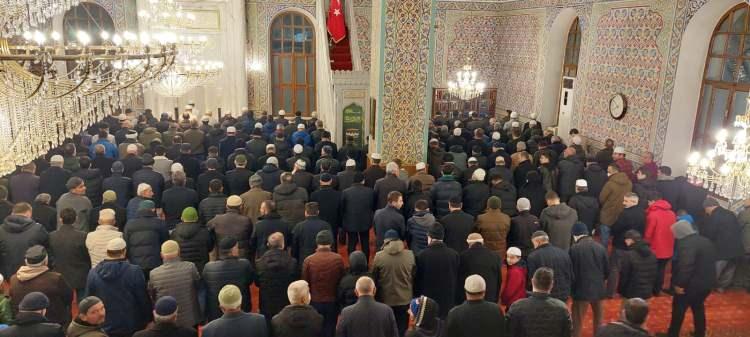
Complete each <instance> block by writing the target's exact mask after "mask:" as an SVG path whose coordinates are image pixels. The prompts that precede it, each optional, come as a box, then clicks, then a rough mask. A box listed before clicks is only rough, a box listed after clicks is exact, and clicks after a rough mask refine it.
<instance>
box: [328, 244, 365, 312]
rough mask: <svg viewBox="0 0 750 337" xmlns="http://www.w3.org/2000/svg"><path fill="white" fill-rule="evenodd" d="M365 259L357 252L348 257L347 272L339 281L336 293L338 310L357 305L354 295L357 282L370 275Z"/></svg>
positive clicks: (363, 255) (362, 254)
mask: <svg viewBox="0 0 750 337" xmlns="http://www.w3.org/2000/svg"><path fill="white" fill-rule="evenodd" d="M368 270H369V269H368V267H367V257H365V254H364V253H362V252H361V251H359V250H356V251H354V252H352V253H351V254H350V255H349V271H348V272H347V273H346V274H345V275H344V277H342V278H341V281H339V287H338V290H337V291H336V303H338V305H339V308H344V307H348V306H350V305H352V304H354V303H357V295H356V294H355V293H354V288H355V285H356V284H357V280H358V279H359V278H360V277H362V276H369V277H371V276H372V275H371V274H370V273H369V272H368Z"/></svg>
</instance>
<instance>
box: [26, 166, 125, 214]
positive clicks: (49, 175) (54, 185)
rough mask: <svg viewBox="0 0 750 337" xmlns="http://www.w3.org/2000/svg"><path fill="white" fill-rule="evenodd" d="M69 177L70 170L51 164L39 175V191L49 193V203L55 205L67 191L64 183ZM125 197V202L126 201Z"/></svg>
mask: <svg viewBox="0 0 750 337" xmlns="http://www.w3.org/2000/svg"><path fill="white" fill-rule="evenodd" d="M68 179H70V171H68V170H66V169H64V168H62V167H57V166H52V167H50V168H48V169H47V170H45V171H44V172H42V174H41V175H40V176H39V193H49V195H50V196H51V197H52V199H51V200H50V205H53V206H54V205H55V203H56V202H57V199H60V196H61V195H63V194H65V193H68V188H67V187H65V183H67V182H68ZM127 200H129V199H126V200H125V202H127Z"/></svg>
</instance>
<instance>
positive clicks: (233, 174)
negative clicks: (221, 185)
mask: <svg viewBox="0 0 750 337" xmlns="http://www.w3.org/2000/svg"><path fill="white" fill-rule="evenodd" d="M247 162H248V160H247V154H238V155H236V156H234V169H233V170H231V171H229V172H227V174H226V176H225V178H226V181H227V189H228V192H229V195H241V194H242V193H245V192H247V191H248V190H249V189H250V185H249V183H248V182H249V179H250V177H252V176H253V171H251V170H249V169H248V168H247Z"/></svg>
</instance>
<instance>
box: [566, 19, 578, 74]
mask: <svg viewBox="0 0 750 337" xmlns="http://www.w3.org/2000/svg"><path fill="white" fill-rule="evenodd" d="M580 53H581V26H580V24H579V22H578V18H576V19H575V20H573V24H571V25H570V30H569V31H568V42H567V44H566V45H565V61H564V62H563V76H568V77H576V75H578V56H579V54H580Z"/></svg>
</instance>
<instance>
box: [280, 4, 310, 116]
mask: <svg viewBox="0 0 750 337" xmlns="http://www.w3.org/2000/svg"><path fill="white" fill-rule="evenodd" d="M270 41H271V63H270V64H271V67H270V69H271V81H272V85H273V86H272V96H273V111H274V113H275V112H276V111H278V110H281V109H284V110H285V111H287V112H289V113H291V112H296V111H301V112H302V115H303V116H308V115H309V114H310V112H312V111H314V110H315V28H314V27H313V25H312V23H311V22H310V21H309V20H308V19H307V18H306V17H305V16H304V15H303V14H300V13H295V12H287V13H282V14H280V15H279V16H277V17H276V18H275V19H274V20H273V22H272V23H271V38H270Z"/></svg>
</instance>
